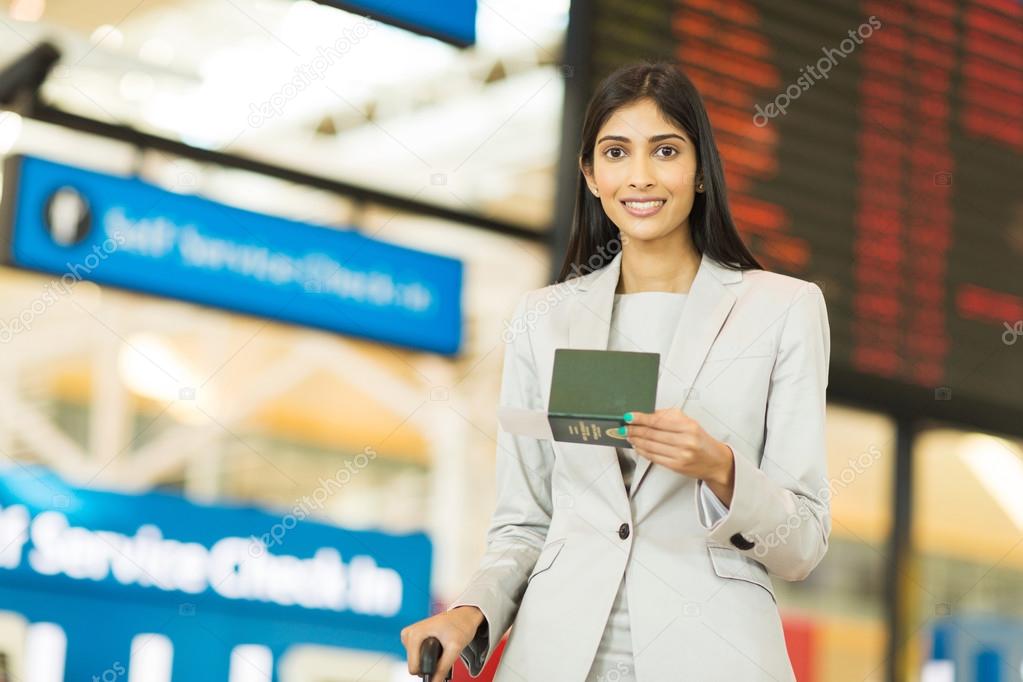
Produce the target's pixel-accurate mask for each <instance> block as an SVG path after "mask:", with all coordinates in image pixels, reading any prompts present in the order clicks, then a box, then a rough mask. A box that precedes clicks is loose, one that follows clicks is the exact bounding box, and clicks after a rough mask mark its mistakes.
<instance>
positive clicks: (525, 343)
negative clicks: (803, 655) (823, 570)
mask: <svg viewBox="0 0 1023 682" xmlns="http://www.w3.org/2000/svg"><path fill="white" fill-rule="evenodd" d="M620 267H621V253H620V252H619V253H618V254H617V255H615V257H614V258H613V260H611V261H610V262H609V263H608V265H607V266H605V267H603V268H601V269H600V270H597V271H595V272H592V273H590V274H588V275H584V276H582V277H578V278H574V279H572V280H569V281H568V282H565V283H561V284H555V285H550V286H547V287H544V288H542V289H537V290H534V291H529V292H527V293H526V294H524V295H523V296H522V297H521V298H520V299H519V301H518V304H517V306H516V309H515V312H514V315H513V318H512V319H511V320H510V326H509V328H508V332H507V333H506V344H507V345H506V351H505V360H504V369H503V378H502V385H501V395H500V400H501V403H502V404H503V405H510V406H515V407H525V408H531V409H545V408H546V405H547V400H548V397H549V395H550V379H551V372H552V368H553V361H554V349H555V348H560V347H565V348H593V349H606V348H607V340H608V332H609V324H610V322H609V320H610V317H611V309H612V304H613V300H614V292H615V288H616V287H617V284H618V277H619V272H620ZM509 337H510V338H509ZM830 354H831V340H830V329H829V326H828V317H827V309H826V307H825V302H824V296H823V292H822V291H821V289H820V287H818V286H817V285H816V284H814V283H813V282H808V281H804V280H801V279H797V278H795V277H789V276H785V275H781V274H777V273H771V272H765V271H762V270H752V271H746V272H739V271H734V270H730V269H727V268H725V267H723V266H722V265H721V264H720V263H717V262H716V261H714V260H713V259H711V258H710V257H708V256H706V255H704V256H703V258H702V260H701V262H700V266H699V270H698V271H697V274H696V277H695V279H694V281H693V283H692V287H691V289H690V291H689V297H688V300H687V301H686V305H685V308H684V309H683V313H682V318H681V321H680V323H679V327H678V330H677V331H676V332H675V335H674V337H673V340H672V342H671V346H670V350H669V351H668V354H667V357H666V358H662V362H661V372H660V377H659V380H658V387H657V401H656V407H657V408H658V409H660V408H664V407H670V406H677V407H680V408H682V409H683V410H684V411H685V412H686V414H688V415H689V416H690V417H692V418H693V419H695V420H696V421H697V422H699V423H700V425H701V426H702V427H703V428H704V430H706V431H707V432H708V433H709V434H710V435H711V436H713V437H715V438H717V439H718V440H720V441H723V442H724V443H726V444H727V445H728V446H729V447H730V448H731V449H732V451H733V452H734V453H735V492H734V495H733V498H732V501H731V505H730V507H729V508H728V510H727V513H725V514H724V516H719V518H716V519H715V518H711V517H709V516H708V511H707V509H705V508H704V505H702V504H701V503H700V501H701V499H702V492H701V491H702V490H704V483H703V481H701V480H698V479H693V478H690V477H688V476H683V475H681V474H679V473H676V472H675V471H672V470H670V469H668V468H666V467H661V466H658V465H652V464H651V463H650V461H649V460H647V459H646V458H644V457H638V462H637V467H636V470H635V472H634V474H633V483H632V489H631V490H629V491H627V490H626V489H625V484H624V482H623V479H622V474H621V469H620V468H619V465H618V459H617V455H616V453H615V450H614V448H613V447H610V446H596V445H583V444H572V443H560V442H551V441H539V440H536V439H532V438H527V437H523V436H513V435H510V434H508V433H506V432H504V431H503V430H499V432H498V448H497V464H496V467H497V495H498V499H497V506H496V509H495V510H494V514H493V517H492V520H491V523H490V528H489V531H488V532H487V544H486V553H485V555H484V556H483V558H482V561H481V562H480V565H479V568H478V570H477V571H476V572H475V574H474V575H473V576H472V578H471V579H470V581H469V585H468V586H467V587H466V589H465V590H464V592H463V593H462V594H461V595H460V596H459V597H458V599H456V600H455V601H454V602H453V603H452V604H451V605H450V606H449V608H455V607H457V606H461V605H466V604H472V605H475V606H477V607H479V608H480V610H481V611H482V612H483V615H484V616H485V618H486V619H485V621H484V622H483V624H482V625H481V626H480V628H479V630H478V631H477V633H476V638H475V639H474V640H473V641H472V642H471V643H470V644H469V645H468V646H467V647H466V648H465V649H464V650H463V651H462V652H461V658H462V660H463V661H464V662H465V664H466V666H467V667H468V668H469V671H470V674H471V675H472V676H473V677H476V676H478V675H479V673H480V671H481V669H482V668H483V665H484V664H485V663H486V661H487V660H488V659H489V658H490V656H491V655H492V654H493V651H494V648H495V647H496V646H497V644H498V643H499V642H500V640H501V638H502V637H503V635H504V633H505V632H506V631H507V630H508V628H509V627H511V626H512V623H513V622H514V627H512V628H511V633H510V634H509V636H508V642H507V645H506V648H505V650H504V652H503V655H502V657H501V663H500V664H499V666H498V671H497V675H496V678H495V682H518V681H520V680H521V681H525V680H528V681H529V682H537V681H546V680H557V681H558V682H583V680H584V679H585V677H586V674H587V671H588V670H589V669H590V666H591V664H592V662H593V660H594V657H595V654H596V651H597V645H598V644H599V642H600V638H601V635H602V633H603V629H604V626H605V623H606V621H607V617H608V615H609V613H610V611H611V607H612V604H613V601H614V597H615V594H616V591H617V590H618V586H619V584H620V583H621V581H622V579H623V576H624V580H625V589H627V598H628V604H629V620H630V625H631V628H632V639H633V646H634V656H635V669H634V674H635V676H636V679H637V681H638V682H665V681H667V680H672V681H674V680H687V681H688V680H693V681H694V682H696V681H699V682H707V681H708V680H727V681H728V682H734V681H735V680H742V681H743V682H751V681H754V680H779V681H782V680H794V679H795V677H794V675H793V671H792V666H791V664H790V662H789V658H788V654H787V652H786V648H785V639H784V636H783V634H782V625H781V619H780V617H779V614H778V607H777V603H776V601H775V598H774V586H773V584H772V580H771V576H776V577H778V578H781V579H782V580H789V581H792V580H802V579H804V578H806V577H807V575H809V573H810V572H811V571H812V570H813V569H814V567H816V566H817V564H818V563H819V562H820V561H821V559H822V558H823V556H824V553H825V552H826V551H827V547H828V536H829V535H830V532H831V515H830V504H829V500H830V491H829V490H828V477H827V465H826V456H825V445H824V420H825V393H826V388H827V383H828V366H829V361H830ZM708 491H709V489H708ZM715 499H716V498H715Z"/></svg>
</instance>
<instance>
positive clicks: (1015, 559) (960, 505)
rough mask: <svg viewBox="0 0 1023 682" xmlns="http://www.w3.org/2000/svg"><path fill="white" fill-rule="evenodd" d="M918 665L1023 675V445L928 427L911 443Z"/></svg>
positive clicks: (948, 674)
mask: <svg viewBox="0 0 1023 682" xmlns="http://www.w3.org/2000/svg"><path fill="white" fill-rule="evenodd" d="M913 470H914V475H913V486H914V492H913V535H912V538H913V547H914V549H915V557H916V561H915V570H914V571H913V573H914V579H913V580H912V581H911V584H914V585H915V586H916V587H917V588H918V589H910V590H909V591H908V594H907V602H908V603H907V604H906V606H907V607H908V609H909V611H910V613H912V614H913V616H912V618H911V619H910V624H909V626H910V628H913V634H914V638H913V640H912V646H911V649H910V651H909V652H908V658H909V662H910V666H911V667H912V669H914V670H918V671H919V673H918V674H917V676H916V678H917V679H922V680H924V682H945V681H946V680H947V681H948V682H952V680H968V681H969V682H1002V681H1008V680H1019V679H1020V677H1021V673H1020V667H1021V662H1023V442H1021V441H1018V440H1015V441H1014V440H1011V439H1008V438H1002V437H998V436H995V435H990V434H984V433H974V432H966V431H960V430H955V429H951V428H929V429H927V430H925V431H924V432H923V433H921V435H920V436H919V437H918V438H917V440H916V443H915V444H914V447H913Z"/></svg>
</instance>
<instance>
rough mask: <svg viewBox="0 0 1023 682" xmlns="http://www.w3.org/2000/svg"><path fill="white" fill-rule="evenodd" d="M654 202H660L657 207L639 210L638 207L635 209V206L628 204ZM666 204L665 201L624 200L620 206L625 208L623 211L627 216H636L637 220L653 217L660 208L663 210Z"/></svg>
mask: <svg viewBox="0 0 1023 682" xmlns="http://www.w3.org/2000/svg"><path fill="white" fill-rule="evenodd" d="M655 201H656V202H660V203H659V204H657V205H654V206H649V207H643V208H639V207H636V206H629V203H638V204H649V203H651V202H655ZM666 202H667V199H625V200H623V201H622V206H624V207H625V210H626V211H627V212H628V213H629V215H633V216H636V217H637V218H647V217H649V216H652V215H654V214H655V213H657V212H658V211H660V210H661V209H662V208H664V204H665V203H666Z"/></svg>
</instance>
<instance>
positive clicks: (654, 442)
mask: <svg viewBox="0 0 1023 682" xmlns="http://www.w3.org/2000/svg"><path fill="white" fill-rule="evenodd" d="M628 414H631V415H632V421H630V422H629V423H628V424H627V425H626V426H625V427H624V428H625V429H626V433H625V436H626V438H627V439H628V441H629V443H631V444H632V447H633V449H635V451H636V453H637V454H640V455H642V456H643V457H646V458H647V459H649V460H650V461H651V462H654V463H655V464H660V465H661V466H664V467H667V468H669V469H671V470H672V471H676V472H678V473H680V474H684V475H686V476H691V477H693V478H700V479H703V480H705V481H707V482H708V483H714V484H716V485H715V487H717V486H722V487H730V483H731V481H732V473H733V468H732V467H733V466H734V463H733V461H732V451H731V449H730V448H729V447H728V446H727V445H725V444H724V443H722V442H721V441H719V440H717V439H715V438H714V437H713V436H711V435H710V434H708V433H707V432H706V431H704V430H703V427H701V426H700V424H699V423H698V422H697V421H696V420H695V419H693V418H691V417H689V416H688V415H687V414H686V413H685V412H683V411H682V410H680V409H678V408H677V407H666V408H663V409H660V410H655V411H654V412H631V413H628Z"/></svg>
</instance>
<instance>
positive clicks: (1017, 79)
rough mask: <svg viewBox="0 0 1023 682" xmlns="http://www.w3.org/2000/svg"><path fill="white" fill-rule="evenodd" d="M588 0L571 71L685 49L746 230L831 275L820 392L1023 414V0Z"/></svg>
mask: <svg viewBox="0 0 1023 682" xmlns="http://www.w3.org/2000/svg"><path fill="white" fill-rule="evenodd" d="M590 9H591V11H590V12H589V13H587V16H586V21H585V24H586V25H585V27H584V28H582V29H581V30H582V31H584V35H583V37H581V38H579V39H578V43H577V44H578V45H580V46H582V45H585V46H586V47H585V49H583V48H582V47H580V48H579V54H578V55H577V57H578V58H580V59H581V60H582V62H581V63H583V64H584V66H585V68H583V69H581V76H582V78H581V79H579V80H580V82H577V83H575V84H570V87H576V88H581V90H582V91H583V92H582V94H581V96H582V97H583V98H585V97H588V96H589V93H592V91H593V88H594V87H595V85H596V83H597V82H598V81H599V80H600V79H601V78H603V77H604V76H605V75H607V74H608V73H609V72H610V71H611V70H613V69H614V68H616V67H618V66H620V65H622V64H625V63H629V62H633V61H636V60H639V59H642V58H667V59H673V60H675V61H677V62H678V63H679V64H680V65H681V66H682V67H683V69H684V70H685V72H686V73H687V74H688V75H689V76H690V78H692V80H693V81H694V82H695V83H696V85H697V87H698V88H699V89H700V91H701V94H702V95H703V98H704V101H705V104H706V106H707V109H708V112H709V114H710V118H711V122H712V124H713V126H714V130H715V137H716V141H717V145H718V149H719V151H720V152H721V154H722V156H723V158H724V159H725V169H726V176H727V181H728V190H729V198H730V202H731V205H732V208H733V211H734V215H735V218H736V222H737V224H738V227H739V230H740V232H741V233H742V235H743V237H744V239H745V240H746V241H747V243H748V244H749V245H750V246H751V248H752V249H753V251H754V253H755V254H756V255H757V257H758V259H760V260H761V262H762V263H763V264H764V266H765V267H766V268H767V269H769V270H775V271H778V272H783V273H786V274H791V275H795V276H797V277H801V278H803V279H808V280H813V281H815V282H817V283H818V284H819V285H820V286H821V287H822V289H824V292H825V296H826V299H827V303H828V312H829V318H830V323H831V331H832V361H831V370H832V371H831V384H830V386H829V395H831V396H832V397H836V398H839V399H841V398H846V399H848V400H850V401H854V402H858V403H862V404H865V405H870V406H874V407H879V408H882V409H887V410H889V411H893V412H903V413H904V414H906V415H911V416H913V415H921V414H922V415H929V416H933V417H936V418H941V419H947V420H951V421H959V422H964V423H972V424H976V425H979V426H986V427H989V428H996V429H999V430H1006V431H1010V432H1015V433H1020V432H1021V431H1023V3H1021V2H1020V1H1019V0H977V1H972V2H970V1H962V0H960V1H951V0H927V1H920V2H878V1H875V2H870V1H863V2H853V1H851V0H828V1H826V2H821V1H820V0H814V1H806V2H799V1H795V0H787V1H786V2H773V1H769V0H751V1H745V0H742V1H732V0H730V1H728V2H719V1H718V0H684V1H679V2H671V1H669V0H645V1H640V2H635V1H631V0H630V2H620V1H611V0H594V1H593V2H591V3H590ZM576 28H579V27H576ZM570 58H571V56H570Z"/></svg>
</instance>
